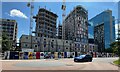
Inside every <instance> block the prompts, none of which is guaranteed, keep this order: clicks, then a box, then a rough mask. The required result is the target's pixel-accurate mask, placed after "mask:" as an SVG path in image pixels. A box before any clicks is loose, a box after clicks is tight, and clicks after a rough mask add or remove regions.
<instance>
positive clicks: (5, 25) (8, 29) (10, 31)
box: [0, 19, 18, 47]
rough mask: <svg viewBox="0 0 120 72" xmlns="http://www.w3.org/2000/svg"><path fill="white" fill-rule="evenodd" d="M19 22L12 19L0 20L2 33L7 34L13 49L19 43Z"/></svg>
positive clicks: (0, 31)
mask: <svg viewBox="0 0 120 72" xmlns="http://www.w3.org/2000/svg"><path fill="white" fill-rule="evenodd" d="M17 28H18V27H17V22H16V21H15V20H11V19H0V33H5V34H7V36H8V38H9V40H10V41H11V43H12V46H13V47H16V43H17Z"/></svg>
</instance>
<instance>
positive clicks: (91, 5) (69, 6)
mask: <svg viewBox="0 0 120 72" xmlns="http://www.w3.org/2000/svg"><path fill="white" fill-rule="evenodd" d="M61 5H62V2H34V13H33V14H34V15H36V14H37V13H38V10H39V7H40V8H46V9H47V10H50V11H52V12H53V13H56V14H57V15H58V19H57V25H58V24H59V21H60V22H61V23H62V10H61ZM77 5H82V6H83V7H84V8H86V9H87V10H88V19H91V18H92V17H94V16H96V15H97V14H99V13H101V12H102V11H104V10H107V9H110V10H112V11H113V13H112V14H113V16H115V19H117V17H118V6H117V2H66V15H67V14H69V13H70V11H72V10H73V8H74V7H75V6H77ZM2 18H6V19H14V20H16V21H17V23H18V39H19V37H20V36H21V35H22V34H29V25H30V8H28V7H27V2H2ZM116 24H117V23H116ZM116 27H117V25H116ZM34 29H35V21H34V25H33V30H34ZM89 32H90V31H89ZM89 37H93V36H92V35H91V34H90V33H89Z"/></svg>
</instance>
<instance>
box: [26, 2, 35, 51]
mask: <svg viewBox="0 0 120 72" xmlns="http://www.w3.org/2000/svg"><path fill="white" fill-rule="evenodd" d="M27 6H28V7H30V28H29V35H30V38H31V46H30V48H31V49H32V31H33V10H34V5H33V0H32V1H30V2H28V4H27Z"/></svg>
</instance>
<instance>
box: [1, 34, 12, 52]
mask: <svg viewBox="0 0 120 72" xmlns="http://www.w3.org/2000/svg"><path fill="white" fill-rule="evenodd" d="M10 48H12V42H11V41H10V39H9V37H8V36H7V33H6V32H3V33H2V52H4V51H7V50H10Z"/></svg>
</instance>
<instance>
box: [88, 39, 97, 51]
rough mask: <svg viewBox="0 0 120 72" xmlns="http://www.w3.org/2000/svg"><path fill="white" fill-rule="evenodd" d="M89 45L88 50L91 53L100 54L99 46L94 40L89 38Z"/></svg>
mask: <svg viewBox="0 0 120 72" xmlns="http://www.w3.org/2000/svg"><path fill="white" fill-rule="evenodd" d="M88 43H89V48H88V51H89V52H98V46H97V45H96V44H95V43H94V39H93V38H89V39H88Z"/></svg>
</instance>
